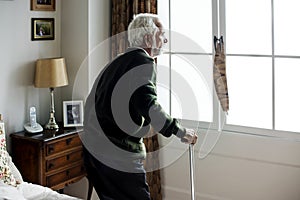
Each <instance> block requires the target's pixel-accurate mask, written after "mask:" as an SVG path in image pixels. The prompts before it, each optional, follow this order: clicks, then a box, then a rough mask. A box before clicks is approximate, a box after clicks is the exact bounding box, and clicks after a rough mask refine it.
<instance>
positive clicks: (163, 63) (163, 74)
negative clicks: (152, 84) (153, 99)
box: [156, 54, 170, 114]
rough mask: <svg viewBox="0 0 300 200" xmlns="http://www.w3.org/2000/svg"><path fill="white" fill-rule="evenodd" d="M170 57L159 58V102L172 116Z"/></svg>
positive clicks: (162, 56)
mask: <svg viewBox="0 0 300 200" xmlns="http://www.w3.org/2000/svg"><path fill="white" fill-rule="evenodd" d="M169 63H170V62H169V55H167V54H163V55H161V56H159V57H158V58H157V77H156V78H157V80H156V82H157V83H156V85H157V100H158V102H159V103H160V105H161V106H162V107H163V109H164V110H165V112H167V113H168V114H170V67H169V66H170V64H169Z"/></svg>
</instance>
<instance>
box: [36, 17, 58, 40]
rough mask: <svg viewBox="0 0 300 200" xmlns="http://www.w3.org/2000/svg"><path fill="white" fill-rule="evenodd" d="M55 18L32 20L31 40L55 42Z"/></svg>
mask: <svg viewBox="0 0 300 200" xmlns="http://www.w3.org/2000/svg"><path fill="white" fill-rule="evenodd" d="M54 34H55V32H54V18H31V40H54Z"/></svg>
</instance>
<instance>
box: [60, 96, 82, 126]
mask: <svg viewBox="0 0 300 200" xmlns="http://www.w3.org/2000/svg"><path fill="white" fill-rule="evenodd" d="M83 117H84V115H83V101H81V100H76V101H63V118H64V120H63V121H64V127H78V126H83Z"/></svg>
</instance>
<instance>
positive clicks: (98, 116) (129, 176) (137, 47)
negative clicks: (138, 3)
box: [83, 14, 197, 200]
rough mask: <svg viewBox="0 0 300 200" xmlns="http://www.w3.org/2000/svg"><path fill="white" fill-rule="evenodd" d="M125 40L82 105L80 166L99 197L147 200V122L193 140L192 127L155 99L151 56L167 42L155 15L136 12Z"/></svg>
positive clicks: (188, 140) (191, 142)
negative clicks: (124, 47)
mask: <svg viewBox="0 0 300 200" xmlns="http://www.w3.org/2000/svg"><path fill="white" fill-rule="evenodd" d="M128 41H129V45H130V47H129V48H128V49H127V50H126V52H125V53H123V54H121V55H119V56H117V57H116V58H115V59H114V60H113V61H111V62H110V63H109V64H108V65H107V66H106V67H105V68H104V69H103V70H102V72H101V73H100V74H99V76H98V78H97V79H96V81H95V84H94V86H93V89H92V91H91V93H90V95H89V97H88V99H87V101H86V106H85V120H84V129H85V131H84V132H85V133H84V134H86V138H87V139H83V144H84V156H85V166H86V170H87V173H88V177H89V180H90V181H91V182H92V183H93V185H94V187H95V189H96V191H97V193H98V195H99V197H100V199H101V200H108V199H114V200H148V199H150V194H149V189H148V185H147V183H146V178H145V170H144V167H143V159H145V156H146V151H145V145H144V143H143V140H142V139H143V137H145V136H146V134H147V132H148V131H149V126H150V125H151V127H153V128H154V130H155V131H157V132H159V133H160V134H162V135H163V136H166V137H170V136H171V135H176V136H177V137H179V138H180V139H181V141H182V142H184V143H187V144H195V143H196V141H197V135H196V134H195V131H194V130H192V129H186V128H184V127H182V126H181V125H180V124H179V122H178V121H177V120H176V119H174V118H171V117H170V116H169V115H168V114H167V113H166V112H165V111H164V110H163V109H162V107H161V106H160V104H159V103H158V102H157V94H156V65H155V62H154V58H155V57H156V56H158V55H159V54H161V51H162V47H163V45H164V44H166V43H167V42H168V40H167V39H166V37H165V35H164V29H163V26H162V23H161V22H160V20H159V18H158V16H157V15H154V14H138V15H136V16H135V17H134V19H133V20H132V22H131V23H130V24H129V27H128ZM96 135H97V136H99V135H102V136H99V137H96ZM88 138H90V139H88ZM97 138H98V139H97ZM99 138H101V139H99ZM87 141H88V142H87ZM104 141H106V142H104Z"/></svg>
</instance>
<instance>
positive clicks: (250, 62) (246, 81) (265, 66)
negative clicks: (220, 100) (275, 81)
mask: <svg viewBox="0 0 300 200" xmlns="http://www.w3.org/2000/svg"><path fill="white" fill-rule="evenodd" d="M226 65H227V69H226V70H227V81H228V93H229V105H230V109H229V115H228V116H227V124H234V125H241V126H249V127H258V128H269V129H270V128H272V59H271V58H261V57H258V58H256V57H232V56H227V61H226Z"/></svg>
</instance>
